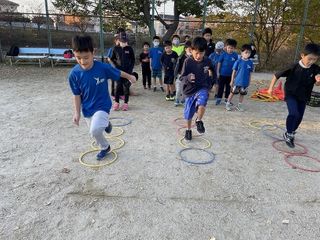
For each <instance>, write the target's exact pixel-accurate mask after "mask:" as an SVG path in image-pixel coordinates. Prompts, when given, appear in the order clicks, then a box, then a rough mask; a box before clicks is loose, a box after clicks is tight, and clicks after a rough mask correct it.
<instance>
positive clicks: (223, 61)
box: [216, 39, 238, 105]
mask: <svg viewBox="0 0 320 240" xmlns="http://www.w3.org/2000/svg"><path fill="white" fill-rule="evenodd" d="M225 46H226V51H225V52H223V53H222V54H221V56H220V58H219V62H218V65H217V74H218V79H219V80H218V81H219V90H218V94H217V100H216V105H219V104H220V103H221V99H222V95H223V92H224V90H225V95H224V97H225V102H227V99H228V97H229V94H230V82H231V74H232V67H233V64H234V63H235V62H236V61H237V60H238V54H237V53H235V52H234V50H235V48H236V47H237V41H236V40H234V39H227V40H226V42H225Z"/></svg>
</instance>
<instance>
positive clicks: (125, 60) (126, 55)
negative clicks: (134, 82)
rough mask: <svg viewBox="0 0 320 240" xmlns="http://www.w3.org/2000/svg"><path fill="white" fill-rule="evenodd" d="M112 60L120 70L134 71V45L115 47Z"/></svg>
mask: <svg viewBox="0 0 320 240" xmlns="http://www.w3.org/2000/svg"><path fill="white" fill-rule="evenodd" d="M111 61H112V62H113V63H114V65H115V66H116V68H118V69H119V70H121V71H124V72H126V73H132V71H133V67H134V62H135V56H134V52H133V49H132V47H130V46H126V47H123V48H122V47H118V46H117V47H114V49H113V52H112V56H111Z"/></svg>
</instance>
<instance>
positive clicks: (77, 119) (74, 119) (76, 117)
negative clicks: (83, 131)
mask: <svg viewBox="0 0 320 240" xmlns="http://www.w3.org/2000/svg"><path fill="white" fill-rule="evenodd" d="M79 121H80V114H79V113H75V114H74V115H73V123H74V124H75V125H77V126H79Z"/></svg>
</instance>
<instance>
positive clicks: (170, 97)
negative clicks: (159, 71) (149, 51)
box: [160, 41, 178, 101]
mask: <svg viewBox="0 0 320 240" xmlns="http://www.w3.org/2000/svg"><path fill="white" fill-rule="evenodd" d="M177 60H178V54H177V53H176V52H174V51H172V43H171V41H165V42H164V53H163V54H162V56H161V60H160V61H161V64H162V67H163V70H164V84H166V100H167V101H174V97H175V95H174V93H173V92H174V86H173V82H174V69H175V66H176V64H177Z"/></svg>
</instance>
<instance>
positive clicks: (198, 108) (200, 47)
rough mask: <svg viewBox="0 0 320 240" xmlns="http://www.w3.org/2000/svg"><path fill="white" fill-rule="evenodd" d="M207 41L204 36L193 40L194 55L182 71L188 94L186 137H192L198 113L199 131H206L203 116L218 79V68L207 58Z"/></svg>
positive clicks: (189, 138) (185, 114)
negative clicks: (210, 92)
mask: <svg viewBox="0 0 320 240" xmlns="http://www.w3.org/2000/svg"><path fill="white" fill-rule="evenodd" d="M206 47H207V42H206V40H205V39H204V38H202V37H196V38H195V39H194V40H193V42H192V57H189V58H187V59H186V60H185V63H184V66H183V68H182V73H181V77H180V79H181V81H182V82H183V93H184V95H185V96H186V104H185V109H184V118H185V119H186V120H187V130H186V133H185V139H186V140H191V139H192V132H191V122H192V117H193V115H194V114H195V113H197V118H196V125H197V131H198V132H199V133H204V132H205V128H204V126H203V122H202V117H203V115H204V113H205V108H206V105H207V101H208V98H209V91H210V89H211V88H212V86H213V83H215V81H216V78H217V77H216V70H215V69H214V68H213V65H212V63H211V60H210V59H208V58H205V57H204V55H205V50H206Z"/></svg>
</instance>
